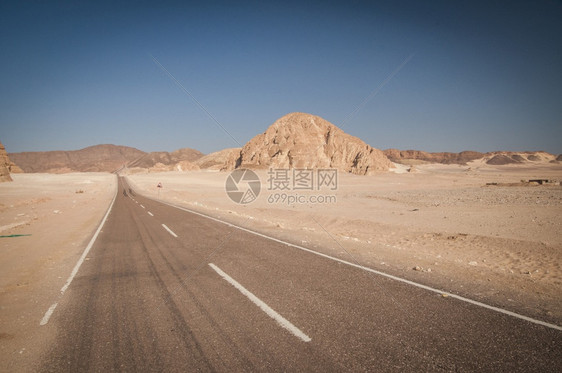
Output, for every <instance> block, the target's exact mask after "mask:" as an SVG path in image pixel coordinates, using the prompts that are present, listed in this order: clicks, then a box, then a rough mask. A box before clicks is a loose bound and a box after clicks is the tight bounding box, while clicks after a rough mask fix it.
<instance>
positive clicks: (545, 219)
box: [129, 163, 562, 325]
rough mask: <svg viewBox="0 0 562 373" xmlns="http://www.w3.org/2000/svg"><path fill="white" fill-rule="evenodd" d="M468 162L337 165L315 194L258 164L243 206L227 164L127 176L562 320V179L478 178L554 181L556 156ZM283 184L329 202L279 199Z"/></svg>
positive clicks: (314, 243) (361, 258)
mask: <svg viewBox="0 0 562 373" xmlns="http://www.w3.org/2000/svg"><path fill="white" fill-rule="evenodd" d="M469 166H470V167H469ZM469 166H456V165H451V166H448V165H417V166H416V169H417V172H415V173H405V172H401V171H404V169H405V167H404V168H399V169H397V170H396V171H397V172H393V173H381V174H379V175H374V176H356V175H351V174H342V173H339V174H338V185H337V190H326V189H325V188H324V189H322V190H320V191H318V190H316V191H312V192H311V191H302V190H294V189H292V188H291V190H289V191H279V190H270V185H269V182H268V179H269V176H268V174H267V171H260V172H258V175H259V177H260V180H261V184H262V190H261V193H260V195H259V197H258V198H257V199H256V200H255V201H254V202H252V203H250V204H246V205H240V204H236V203H234V202H232V201H231V200H230V199H229V198H228V196H227V195H226V193H225V181H226V179H227V177H228V173H224V172H211V171H197V172H183V173H182V172H167V173H150V174H134V175H129V180H130V182H131V184H132V185H134V187H135V188H136V189H137V190H138V191H139V192H141V193H143V194H145V195H148V196H152V197H155V198H161V199H162V200H166V201H170V202H172V203H175V204H179V205H183V206H185V207H188V208H191V209H193V210H197V211H200V212H203V213H206V214H209V215H213V216H217V217H221V218H223V219H224V220H227V221H230V222H233V223H236V224H239V225H241V226H245V227H248V228H251V229H254V230H257V231H260V232H264V233H268V234H270V235H272V236H275V237H278V238H282V239H285V240H288V241H291V242H293V243H297V244H300V245H302V246H306V247H309V248H313V249H315V250H319V251H322V252H325V253H327V254H330V255H334V256H338V257H340V258H342V259H345V260H348V261H352V262H357V263H360V264H363V265H366V266H369V267H372V268H375V269H378V270H382V271H385V272H387V273H391V274H395V275H399V276H401V277H405V278H408V279H411V280H414V281H418V282H421V283H423V284H426V285H430V286H434V287H437V288H439V289H442V290H445V291H450V292H454V293H458V294H461V295H464V296H466V297H469V298H472V299H475V300H479V301H483V302H486V303H488V304H491V305H495V306H500V307H504V308H506V309H509V310H512V311H516V312H519V313H522V314H524V315H527V316H531V317H535V318H538V319H541V320H544V321H549V322H554V323H556V324H558V325H562V235H561V234H560V233H559V232H560V231H561V222H562V219H561V218H562V187H560V186H559V185H557V186H553V185H550V186H486V183H491V182H497V183H517V182H519V181H520V180H521V179H533V178H548V179H556V180H561V179H562V166H561V165H554V164H553V165H537V166H535V167H533V168H522V167H521V166H497V167H491V166H487V165H482V164H478V163H473V164H470V165H469ZM290 176H291V175H290ZM275 180H277V179H275ZM159 182H161V183H162V184H163V188H162V189H161V190H160V191H158V188H156V185H157V184H158V183H159ZM283 193H285V194H287V195H292V196H294V195H304V196H309V195H315V196H320V197H329V198H331V196H335V197H336V199H337V200H336V201H333V200H330V201H328V202H325V203H315V204H314V203H292V204H290V203H287V200H286V201H285V203H282V202H280V201H277V202H275V201H276V200H277V198H278V197H279V200H282V196H281V194H283ZM307 198H308V197H307ZM374 280H375V281H376V278H374Z"/></svg>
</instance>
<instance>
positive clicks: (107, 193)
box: [0, 173, 116, 371]
mask: <svg viewBox="0 0 562 373" xmlns="http://www.w3.org/2000/svg"><path fill="white" fill-rule="evenodd" d="M12 178H13V179H14V181H13V182H11V183H2V184H0V235H1V236H3V237H2V238H0V361H2V364H1V365H2V368H0V370H2V371H30V370H32V369H33V368H32V367H33V366H34V362H35V360H36V359H37V358H38V356H39V354H40V352H41V351H43V350H44V348H45V347H46V346H48V345H49V343H50V342H51V341H52V338H53V337H54V333H53V330H51V329H50V325H49V324H48V325H46V326H39V322H40V321H41V319H42V317H43V315H44V314H45V312H46V311H47V309H48V308H49V307H50V305H51V304H52V303H53V302H55V301H57V299H58V297H59V295H60V289H61V287H62V286H63V285H64V283H65V281H66V279H67V278H68V276H69V275H70V273H71V271H72V268H73V267H74V265H75V264H76V262H77V260H78V258H79V257H80V255H81V254H82V252H83V251H84V248H85V247H86V245H87V243H88V241H89V240H90V238H91V236H92V235H93V232H94V231H95V229H97V227H98V225H99V222H100V221H101V219H102V217H103V215H104V214H105V212H106V210H107V208H108V207H109V203H110V202H111V199H112V198H113V195H114V193H115V188H116V177H115V175H112V174H108V173H73V174H64V175H51V174H14V175H12ZM11 235H22V236H15V237H9V236H11ZM6 236H8V237H6Z"/></svg>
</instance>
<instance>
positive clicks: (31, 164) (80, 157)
mask: <svg viewBox="0 0 562 373" xmlns="http://www.w3.org/2000/svg"><path fill="white" fill-rule="evenodd" d="M145 154H146V153H145V152H143V151H141V150H138V149H135V148H130V147H127V146H118V145H110V144H105V145H95V146H90V147H87V148H84V149H80V150H71V151H47V152H23V153H10V154H9V156H10V159H12V160H13V161H14V163H15V164H17V165H18V166H20V167H21V169H23V171H24V172H50V173H64V172H112V171H115V170H117V169H119V168H121V167H122V166H123V165H125V164H127V163H129V162H132V161H134V160H136V159H138V158H140V157H142V156H144V155H145Z"/></svg>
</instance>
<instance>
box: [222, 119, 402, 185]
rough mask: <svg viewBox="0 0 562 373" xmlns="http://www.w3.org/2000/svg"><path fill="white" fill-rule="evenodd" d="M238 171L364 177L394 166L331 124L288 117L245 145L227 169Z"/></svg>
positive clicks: (377, 152)
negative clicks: (323, 171) (324, 171)
mask: <svg viewBox="0 0 562 373" xmlns="http://www.w3.org/2000/svg"><path fill="white" fill-rule="evenodd" d="M238 167H246V168H270V167H276V168H336V169H338V170H340V171H343V172H351V173H354V174H358V175H367V174H372V173H375V172H376V171H386V170H388V169H389V168H392V167H393V164H392V162H390V161H389V159H388V158H387V157H386V156H385V155H384V154H383V152H382V151H380V150H378V149H375V148H372V147H371V146H369V145H367V144H366V143H364V142H363V141H362V140H361V139H359V138H357V137H354V136H351V135H349V134H346V133H345V132H343V131H342V130H341V129H339V128H338V127H336V126H335V125H333V124H332V123H330V122H328V121H326V120H324V119H322V118H320V117H318V116H315V115H311V114H305V113H291V114H287V115H285V116H284V117H282V118H280V119H278V120H277V121H276V122H275V123H273V124H272V125H271V126H270V127H269V128H268V129H267V130H266V131H265V132H264V133H262V134H259V135H257V136H255V137H254V138H253V139H251V140H250V141H249V142H248V143H247V144H246V145H244V147H243V148H242V150H241V151H240V155H239V156H238V157H237V158H235V159H233V160H232V162H231V163H230V164H229V165H228V166H227V168H228V169H234V168H238Z"/></svg>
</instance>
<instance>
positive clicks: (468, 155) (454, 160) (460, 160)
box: [384, 149, 484, 164]
mask: <svg viewBox="0 0 562 373" xmlns="http://www.w3.org/2000/svg"><path fill="white" fill-rule="evenodd" d="M384 154H385V155H386V156H387V157H388V159H390V160H391V161H392V162H396V163H403V164H409V163H411V161H412V160H416V161H424V162H428V163H443V164H466V163H468V162H470V161H473V160H475V159H480V158H482V157H484V153H479V152H473V151H464V152H460V153H447V152H443V153H428V152H424V151H421V150H398V149H386V150H384Z"/></svg>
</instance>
